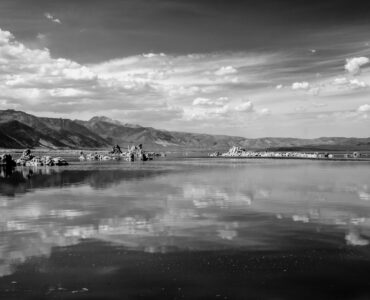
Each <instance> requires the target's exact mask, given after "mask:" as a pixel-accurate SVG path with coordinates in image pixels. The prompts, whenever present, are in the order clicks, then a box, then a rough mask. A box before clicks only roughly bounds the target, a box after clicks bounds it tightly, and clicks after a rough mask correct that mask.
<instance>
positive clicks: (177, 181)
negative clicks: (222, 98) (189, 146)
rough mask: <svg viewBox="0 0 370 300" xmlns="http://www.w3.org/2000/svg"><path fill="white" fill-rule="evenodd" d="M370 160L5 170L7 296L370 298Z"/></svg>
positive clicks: (1, 291) (1, 276)
mask: <svg viewBox="0 0 370 300" xmlns="http://www.w3.org/2000/svg"><path fill="white" fill-rule="evenodd" d="M369 241H370V164H369V163H363V162H321V161H304V160H294V161H292V160H288V161H285V160H232V159H225V160H222V159H186V160H177V161H176V160H172V161H169V160H159V161H152V162H145V163H137V162H135V163H129V162H120V163H117V162H105V163H99V162H96V163H94V162H90V163H89V162H87V163H77V162H76V163H73V164H72V165H70V166H68V167H59V168H58V167H57V168H54V167H53V168H47V167H41V168H22V169H21V168H19V169H16V170H14V171H10V170H2V171H1V175H0V299H49V298H55V297H57V299H77V298H84V299H90V298H94V299H181V298H182V299H288V298H289V299H314V298H315V299H318V298H320V299H331V298H332V299H342V298H343V299H369V298H370V290H369V287H370V286H369V284H368V278H369V275H370V251H369V250H370V246H369Z"/></svg>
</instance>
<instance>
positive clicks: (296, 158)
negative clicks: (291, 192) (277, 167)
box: [209, 156, 370, 162]
mask: <svg viewBox="0 0 370 300" xmlns="http://www.w3.org/2000/svg"><path fill="white" fill-rule="evenodd" d="M209 158H211V159H220V158H226V159H284V160H319V161H360V162H361V161H362V162H370V158H340V157H334V158H326V157H325V158H311V157H310V158H305V157H256V156H250V157H247V156H209Z"/></svg>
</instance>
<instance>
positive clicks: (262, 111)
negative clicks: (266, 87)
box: [257, 108, 271, 116]
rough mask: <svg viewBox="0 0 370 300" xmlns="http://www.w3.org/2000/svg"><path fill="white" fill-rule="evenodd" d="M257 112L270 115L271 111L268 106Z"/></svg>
mask: <svg viewBox="0 0 370 300" xmlns="http://www.w3.org/2000/svg"><path fill="white" fill-rule="evenodd" d="M257 113H258V114H259V115H261V116H267V115H269V114H270V113H271V112H270V110H269V109H268V108H262V109H260V110H258V111H257Z"/></svg>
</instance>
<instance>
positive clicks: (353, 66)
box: [344, 57, 370, 75]
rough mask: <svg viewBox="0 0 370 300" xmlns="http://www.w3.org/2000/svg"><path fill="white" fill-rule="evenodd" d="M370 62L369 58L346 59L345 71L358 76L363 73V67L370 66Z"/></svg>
mask: <svg viewBox="0 0 370 300" xmlns="http://www.w3.org/2000/svg"><path fill="white" fill-rule="evenodd" d="M369 62H370V60H369V59H368V58H367V57H352V58H347V59H346V64H345V66H344V69H345V70H347V71H348V72H349V73H350V74H353V75H356V74H359V73H360V72H361V67H362V66H364V65H366V64H368V63H369Z"/></svg>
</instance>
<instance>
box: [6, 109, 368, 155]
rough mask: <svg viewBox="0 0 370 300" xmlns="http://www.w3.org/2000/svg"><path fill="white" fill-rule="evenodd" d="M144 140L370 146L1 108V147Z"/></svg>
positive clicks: (208, 146)
mask: <svg viewBox="0 0 370 300" xmlns="http://www.w3.org/2000/svg"><path fill="white" fill-rule="evenodd" d="M116 144H118V145H120V146H121V147H122V148H126V147H127V146H128V145H132V144H143V145H144V147H145V149H147V150H153V151H154V150H161V151H164V150H173V151H176V150H185V149H186V150H209V151H224V150H227V149H228V148H230V147H231V146H240V147H243V148H246V149H254V150H262V149H270V150H307V149H310V150H370V138H345V137H322V138H316V139H298V138H257V139H249V138H245V137H236V136H226V135H209V134H196V133H186V132H176V131H166V130H158V129H155V128H152V127H144V126H140V125H135V124H128V123H122V122H120V121H116V120H112V119H110V118H107V117H104V116H96V117H93V118H91V119H90V120H88V121H82V120H70V119H61V118H46V117H37V116H34V115H31V114H27V113H25V112H22V111H16V110H0V148H12V149H18V148H50V149H106V148H111V147H112V146H113V145H116Z"/></svg>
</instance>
